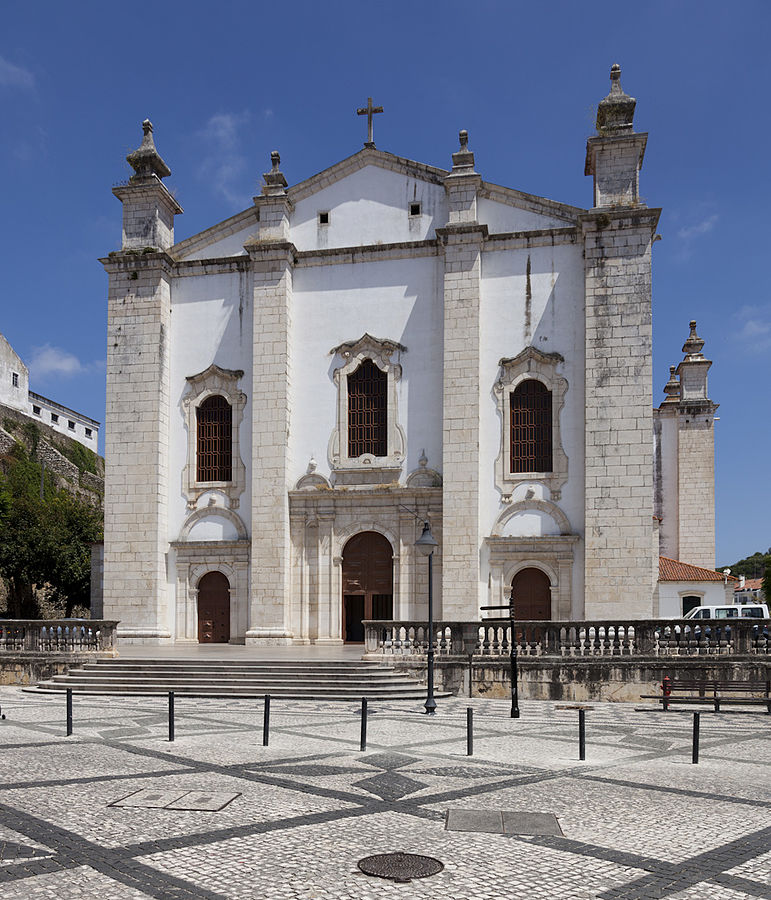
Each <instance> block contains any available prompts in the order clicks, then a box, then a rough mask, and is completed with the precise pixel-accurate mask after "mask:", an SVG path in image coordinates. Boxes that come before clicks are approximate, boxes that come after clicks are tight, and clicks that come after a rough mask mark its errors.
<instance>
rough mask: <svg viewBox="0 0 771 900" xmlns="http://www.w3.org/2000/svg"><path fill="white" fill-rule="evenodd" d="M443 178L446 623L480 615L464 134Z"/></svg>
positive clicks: (471, 196)
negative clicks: (445, 213) (445, 209)
mask: <svg viewBox="0 0 771 900" xmlns="http://www.w3.org/2000/svg"><path fill="white" fill-rule="evenodd" d="M460 144H461V146H460V151H459V152H458V153H454V154H453V168H452V171H451V172H450V174H449V175H448V176H447V177H446V178H445V190H446V191H447V199H448V204H449V209H450V214H449V224H448V226H447V227H446V228H440V229H437V235H438V237H439V240H440V241H441V244H442V246H443V249H444V389H443V401H442V402H443V425H442V448H443V449H442V479H443V482H442V483H443V493H442V496H443V514H442V535H443V537H442V546H441V548H440V552H441V555H442V606H441V612H440V613H439V614H440V615H441V616H442V617H443V618H445V619H468V618H476V617H477V616H478V613H479V590H480V587H479V550H480V509H479V503H480V497H479V484H480V468H479V467H480V462H479V426H480V380H479V375H480V373H479V368H480V359H479V357H480V343H479V342H480V324H479V303H480V277H481V258H482V243H483V241H484V239H485V237H486V236H487V226H485V225H480V224H479V223H478V222H477V221H476V217H477V214H476V209H477V193H478V191H479V188H480V186H481V178H480V176H479V175H477V173H476V172H475V171H474V156H473V154H472V153H471V152H470V151H469V150H468V135H467V134H466V132H463V131H462V132H461V133H460Z"/></svg>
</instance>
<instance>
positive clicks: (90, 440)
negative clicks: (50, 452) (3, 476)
mask: <svg viewBox="0 0 771 900" xmlns="http://www.w3.org/2000/svg"><path fill="white" fill-rule="evenodd" d="M0 406H7V407H9V408H10V409H15V410H18V411H19V412H22V413H24V414H25V415H27V416H29V417H30V418H31V419H32V420H33V421H37V422H41V423H42V424H44V425H48V427H49V428H53V430H54V431H58V432H59V434H65V435H67V437H70V438H72V439H73V440H76V441H78V443H80V444H83V446H84V447H88V449H89V450H93V451H94V453H96V452H97V446H98V443H99V422H96V421H95V420H94V419H91V418H89V417H88V416H84V415H83V414H82V413H79V412H75V410H73V409H69V407H67V406H62V405H61V404H60V403H55V402H54V401H53V400H49V399H48V398H47V397H43V396H42V395H41V394H36V393H35V392H34V391H31V390H30V389H29V370H28V369H27V367H26V366H25V365H24V363H23V362H22V360H21V358H20V357H19V355H18V354H17V353H16V351H15V350H14V349H13V347H11V345H10V344H9V343H8V341H7V340H6V339H5V337H3V335H2V334H0Z"/></svg>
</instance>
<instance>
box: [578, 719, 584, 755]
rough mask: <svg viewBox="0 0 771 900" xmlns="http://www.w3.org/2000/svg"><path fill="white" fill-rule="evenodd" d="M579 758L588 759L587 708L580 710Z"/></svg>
mask: <svg viewBox="0 0 771 900" xmlns="http://www.w3.org/2000/svg"><path fill="white" fill-rule="evenodd" d="M578 758H579V759H586V710H585V709H579V710H578Z"/></svg>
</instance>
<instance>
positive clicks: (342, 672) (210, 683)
mask: <svg viewBox="0 0 771 900" xmlns="http://www.w3.org/2000/svg"><path fill="white" fill-rule="evenodd" d="M67 688H71V689H72V691H73V693H76V694H114V695H120V694H124V695H146V696H163V695H164V694H167V693H168V692H169V691H174V693H175V694H180V695H182V696H185V695H187V696H196V697H244V698H246V697H254V698H259V697H262V696H264V695H265V694H270V695H271V696H272V697H282V698H286V699H304V700H314V699H315V700H350V701H356V700H360V699H361V698H362V697H367V698H372V699H378V700H388V699H393V700H396V699H403V700H405V699H420V698H422V697H424V696H425V689H424V688H423V686H422V685H420V684H419V683H418V682H417V681H416V680H415V679H413V678H411V677H410V676H409V675H405V674H404V673H401V672H397V671H396V670H395V669H394V668H393V667H391V666H387V665H382V664H380V663H374V664H372V663H367V662H361V661H359V660H351V661H350V662H348V661H341V660H329V661H321V662H317V661H313V662H310V663H301V662H297V661H296V660H233V661H229V660H200V659H191V660H185V659H182V660H180V659H121V660H115V659H107V660H96V661H94V662H91V663H85V664H83V665H82V666H81V667H80V668H78V669H72V670H70V672H69V673H68V674H66V675H54V676H53V677H52V678H51V679H49V680H48V681H43V682H40V683H39V684H38V685H36V686H35V687H34V688H28V689H27V690H32V691H35V692H40V693H62V692H64V691H65V690H67ZM443 696H446V695H443Z"/></svg>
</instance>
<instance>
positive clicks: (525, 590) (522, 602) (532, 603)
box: [511, 568, 551, 622]
mask: <svg viewBox="0 0 771 900" xmlns="http://www.w3.org/2000/svg"><path fill="white" fill-rule="evenodd" d="M511 591H512V597H513V598H514V615H515V617H516V618H517V619H521V620H523V621H525V622H527V621H530V620H532V619H551V587H550V585H549V576H548V575H547V574H546V573H545V572H542V571H541V570H540V569H534V568H530V569H521V570H520V571H519V572H517V574H516V575H515V576H514V578H513V580H512V582H511Z"/></svg>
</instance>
